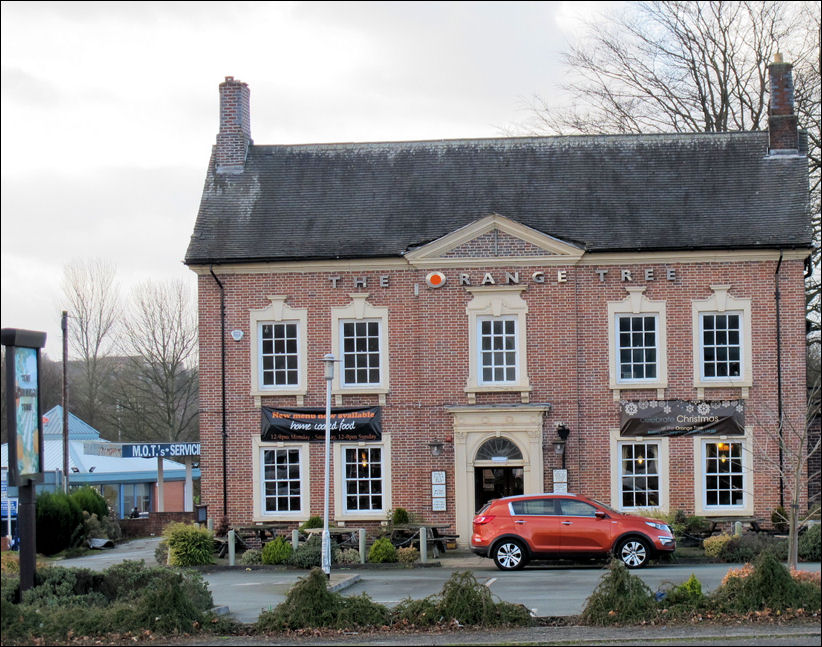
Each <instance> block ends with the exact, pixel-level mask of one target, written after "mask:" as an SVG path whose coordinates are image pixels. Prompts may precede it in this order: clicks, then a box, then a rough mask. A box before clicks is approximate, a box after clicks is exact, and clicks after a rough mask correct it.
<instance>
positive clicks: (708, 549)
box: [702, 533, 733, 559]
mask: <svg viewBox="0 0 822 647" xmlns="http://www.w3.org/2000/svg"><path fill="white" fill-rule="evenodd" d="M731 539H733V536H732V535H728V534H725V533H722V534H721V535H714V536H713V537H706V538H705V539H704V540H703V542H702V548H703V549H704V550H705V556H706V557H711V558H712V559H718V558H719V553H720V552H721V551H722V548H723V546H725V544H727V543H728V542H729V541H731Z"/></svg>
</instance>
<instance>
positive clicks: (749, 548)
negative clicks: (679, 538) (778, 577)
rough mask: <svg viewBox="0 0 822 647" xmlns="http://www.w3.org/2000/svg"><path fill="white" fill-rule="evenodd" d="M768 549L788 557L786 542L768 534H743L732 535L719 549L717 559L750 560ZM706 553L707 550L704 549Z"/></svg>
mask: <svg viewBox="0 0 822 647" xmlns="http://www.w3.org/2000/svg"><path fill="white" fill-rule="evenodd" d="M766 550H770V551H772V552H773V553H774V554H775V555H777V557H779V558H780V559H787V558H788V542H787V541H786V540H785V539H781V538H780V539H777V538H775V537H769V536H768V535H760V534H745V535H739V536H738V537H732V538H731V539H730V541H728V542H726V543H725V544H724V545H723V546H722V547H721V548H720V549H719V555H718V556H717V557H718V559H719V560H720V561H722V562H729V563H736V562H742V563H745V562H752V561H754V560H755V559H756V558H757V556H758V555H760V554H761V553H762V552H763V551H766ZM706 554H707V551H706Z"/></svg>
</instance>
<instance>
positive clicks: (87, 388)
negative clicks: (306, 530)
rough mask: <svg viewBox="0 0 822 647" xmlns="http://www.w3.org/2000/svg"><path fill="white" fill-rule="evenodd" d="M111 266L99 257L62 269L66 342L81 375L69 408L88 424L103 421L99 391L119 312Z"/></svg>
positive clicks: (108, 371)
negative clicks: (77, 360)
mask: <svg viewBox="0 0 822 647" xmlns="http://www.w3.org/2000/svg"><path fill="white" fill-rule="evenodd" d="M115 274H116V270H115V268H114V266H113V265H112V264H111V263H109V262H107V261H103V260H91V261H75V262H73V263H71V264H69V265H67V266H66V267H65V268H64V270H63V294H64V296H65V299H66V301H67V302H68V307H67V308H66V310H67V311H68V313H69V325H68V336H69V345H70V347H71V350H72V351H73V353H74V354H75V356H76V357H78V358H79V360H80V362H81V363H82V369H83V371H82V379H80V380H78V381H76V382H74V383H73V384H72V385H71V387H72V396H71V398H72V404H73V406H72V409H73V411H74V413H76V414H77V415H78V416H79V417H80V418H82V419H83V420H84V421H86V422H87V423H88V424H89V425H91V426H92V427H95V426H98V425H99V424H100V423H101V422H102V421H103V417H104V414H103V395H104V387H105V385H106V383H108V382H109V381H110V380H111V365H110V363H107V362H104V361H102V360H103V358H104V357H106V356H107V355H109V354H110V353H111V350H112V347H113V343H114V332H115V327H116V325H117V321H118V317H119V314H120V306H119V301H120V299H119V294H118V288H117V285H116V283H115Z"/></svg>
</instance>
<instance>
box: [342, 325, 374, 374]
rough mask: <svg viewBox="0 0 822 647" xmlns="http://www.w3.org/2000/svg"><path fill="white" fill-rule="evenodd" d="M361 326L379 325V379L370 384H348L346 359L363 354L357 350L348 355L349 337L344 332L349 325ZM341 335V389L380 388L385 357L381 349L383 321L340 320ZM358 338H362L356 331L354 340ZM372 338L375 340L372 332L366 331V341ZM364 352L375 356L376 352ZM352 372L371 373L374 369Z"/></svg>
mask: <svg viewBox="0 0 822 647" xmlns="http://www.w3.org/2000/svg"><path fill="white" fill-rule="evenodd" d="M361 324H365V325H366V326H368V325H369V324H376V325H377V334H376V339H377V344H378V348H377V351H376V356H377V361H378V367H377V372H378V377H377V380H376V381H374V382H371V381H369V382H347V381H346V379H345V373H346V369H347V367H346V365H345V360H346V357H347V356H353V355H360V354H362V353H361V352H358V351H357V350H356V349H354V351H353V352H351V353H346V350H345V341H346V339H347V338H348V337H347V336H346V334H345V332H344V331H345V327H346V326H347V325H354V326H355V327H356V326H358V325H361ZM339 335H340V363H339V369H340V388H342V389H362V388H365V389H372V388H375V387H379V386H380V385H381V384H382V381H383V380H382V370H383V369H382V355H383V353H382V347H381V346H382V343H381V342H382V320H381V319H340V320H339ZM358 338H360V337H359V335H357V333H356V331H355V333H354V339H355V340H356V339H358ZM372 338H373V336H372V335H371V334H370V331H366V335H365V339H367V340H368V339H372ZM364 352H365V354H367V355H373V354H374V351H371V350H366V351H364ZM369 364H370V363H369ZM352 370H354V371H358V370H366V371H367V372H370V371H372V370H373V369H372V368H370V366H369V367H368V368H365V369H361V368H359V367H355V368H354V369H352Z"/></svg>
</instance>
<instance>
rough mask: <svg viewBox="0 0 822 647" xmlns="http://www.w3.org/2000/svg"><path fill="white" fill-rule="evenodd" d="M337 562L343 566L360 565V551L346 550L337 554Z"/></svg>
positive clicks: (354, 549)
mask: <svg viewBox="0 0 822 647" xmlns="http://www.w3.org/2000/svg"><path fill="white" fill-rule="evenodd" d="M335 558H336V559H335V561H336V563H337V564H340V565H342V566H353V565H354V564H359V563H360V551H358V550H357V549H356V548H344V549H343V550H341V551H339V553H335Z"/></svg>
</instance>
